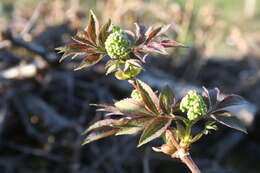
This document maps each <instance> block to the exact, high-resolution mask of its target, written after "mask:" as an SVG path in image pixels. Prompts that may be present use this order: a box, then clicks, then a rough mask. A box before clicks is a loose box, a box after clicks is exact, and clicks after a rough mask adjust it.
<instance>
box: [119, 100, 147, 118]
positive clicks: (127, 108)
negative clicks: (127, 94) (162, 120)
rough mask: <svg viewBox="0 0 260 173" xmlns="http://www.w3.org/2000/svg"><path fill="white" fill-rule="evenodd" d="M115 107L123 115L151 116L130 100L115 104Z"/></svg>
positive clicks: (142, 106)
mask: <svg viewBox="0 0 260 173" xmlns="http://www.w3.org/2000/svg"><path fill="white" fill-rule="evenodd" d="M115 106H116V107H117V108H118V109H119V110H120V111H121V112H123V113H127V114H141V115H142V114H147V115H149V114H151V113H150V112H149V111H148V110H147V109H146V108H145V106H144V105H143V104H142V103H140V102H138V101H136V100H135V99H132V98H126V99H123V100H120V101H118V102H116V103H115Z"/></svg>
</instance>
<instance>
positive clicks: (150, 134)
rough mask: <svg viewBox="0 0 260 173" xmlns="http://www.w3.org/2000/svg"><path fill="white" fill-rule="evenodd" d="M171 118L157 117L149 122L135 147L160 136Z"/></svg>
mask: <svg viewBox="0 0 260 173" xmlns="http://www.w3.org/2000/svg"><path fill="white" fill-rule="evenodd" d="M170 124H171V119H168V118H165V117H157V118H154V119H153V120H151V121H150V122H149V124H148V125H147V126H146V127H145V129H144V131H143V133H142V135H141V137H140V140H139V144H138V146H137V147H140V146H142V145H144V144H146V143H148V142H150V141H152V140H154V139H156V138H158V137H160V136H161V135H162V134H163V133H164V132H165V130H166V129H167V128H168V127H169V126H170Z"/></svg>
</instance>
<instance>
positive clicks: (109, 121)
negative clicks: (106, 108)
mask: <svg viewBox="0 0 260 173" xmlns="http://www.w3.org/2000/svg"><path fill="white" fill-rule="evenodd" d="M118 121H119V120H115V119H105V120H100V121H97V122H95V123H94V124H92V125H91V126H89V127H88V128H87V129H86V130H85V131H84V132H83V134H86V133H88V132H90V131H91V130H94V129H97V128H100V127H104V126H110V125H112V124H114V123H116V122H118Z"/></svg>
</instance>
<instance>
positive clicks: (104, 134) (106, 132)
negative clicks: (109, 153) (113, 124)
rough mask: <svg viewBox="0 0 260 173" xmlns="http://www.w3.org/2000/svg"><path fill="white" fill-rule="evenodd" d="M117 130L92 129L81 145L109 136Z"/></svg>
mask: <svg viewBox="0 0 260 173" xmlns="http://www.w3.org/2000/svg"><path fill="white" fill-rule="evenodd" d="M117 131H118V129H112V130H111V129H106V130H102V131H94V132H91V133H90V134H89V135H88V136H87V138H86V139H85V140H84V142H83V143H82V145H85V144H88V143H90V142H93V141H96V140H99V139H102V138H105V137H108V136H111V135H114V134H116V132H117Z"/></svg>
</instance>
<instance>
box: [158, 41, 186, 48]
mask: <svg viewBox="0 0 260 173" xmlns="http://www.w3.org/2000/svg"><path fill="white" fill-rule="evenodd" d="M160 45H162V46H163V47H186V46H184V45H183V44H181V43H179V42H177V41H174V40H162V41H161V42H160Z"/></svg>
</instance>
